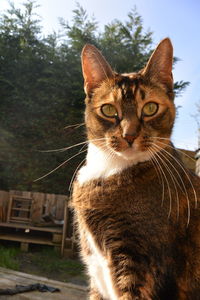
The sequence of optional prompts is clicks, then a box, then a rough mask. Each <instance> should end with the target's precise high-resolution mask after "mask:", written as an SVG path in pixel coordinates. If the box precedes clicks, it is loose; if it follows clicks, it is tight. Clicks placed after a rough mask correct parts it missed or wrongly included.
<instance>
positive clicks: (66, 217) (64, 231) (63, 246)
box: [61, 201, 69, 256]
mask: <svg viewBox="0 0 200 300" xmlns="http://www.w3.org/2000/svg"><path fill="white" fill-rule="evenodd" d="M68 209H69V208H68V201H65V209H64V225H63V234H62V244H61V255H62V256H63V255H64V249H65V240H66V236H67V223H68V215H69V214H68Z"/></svg>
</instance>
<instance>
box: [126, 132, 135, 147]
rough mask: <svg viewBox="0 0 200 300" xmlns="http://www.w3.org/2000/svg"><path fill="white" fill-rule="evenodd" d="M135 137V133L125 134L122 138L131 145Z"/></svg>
mask: <svg viewBox="0 0 200 300" xmlns="http://www.w3.org/2000/svg"><path fill="white" fill-rule="evenodd" d="M136 138H137V135H130V134H125V136H124V139H125V140H126V141H127V143H128V144H129V145H130V146H131V145H132V144H133V142H134V140H135V139H136Z"/></svg>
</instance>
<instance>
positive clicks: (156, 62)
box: [142, 38, 173, 89]
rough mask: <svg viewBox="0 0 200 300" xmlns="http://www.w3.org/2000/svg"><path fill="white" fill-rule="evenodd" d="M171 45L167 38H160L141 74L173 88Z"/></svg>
mask: <svg viewBox="0 0 200 300" xmlns="http://www.w3.org/2000/svg"><path fill="white" fill-rule="evenodd" d="M172 66H173V46H172V43H171V41H170V39H169V38H165V39H164V40H162V41H161V42H160V43H159V44H158V46H157V47H156V49H155V50H154V52H153V54H152V55H151V57H150V59H149V61H148V63H147V65H146V67H145V69H144V70H143V72H142V74H143V75H144V76H146V77H147V78H148V79H149V80H153V81H158V82H160V83H161V84H164V85H167V87H168V88H170V89H173V78H172Z"/></svg>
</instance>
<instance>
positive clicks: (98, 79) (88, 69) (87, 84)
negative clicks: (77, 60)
mask: <svg viewBox="0 0 200 300" xmlns="http://www.w3.org/2000/svg"><path fill="white" fill-rule="evenodd" d="M81 60H82V70H83V77H84V90H85V93H86V94H87V95H90V94H91V93H92V91H93V90H94V89H95V88H97V87H98V86H99V85H100V84H101V83H102V82H103V81H104V80H106V79H109V78H112V77H113V76H114V74H113V71H112V69H111V66H110V65H109V64H108V63H107V61H106V59H105V58H104V57H103V55H102V54H101V52H100V51H99V50H98V49H97V48H96V47H95V46H93V45H89V44H87V45H85V47H84V48H83V50H82V54H81Z"/></svg>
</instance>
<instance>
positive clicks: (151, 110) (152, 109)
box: [142, 102, 158, 117]
mask: <svg viewBox="0 0 200 300" xmlns="http://www.w3.org/2000/svg"><path fill="white" fill-rule="evenodd" d="M157 111H158V104H157V103H155V102H149V103H147V104H145V106H144V107H143V110H142V113H143V115H144V116H147V117H150V116H153V115H155V113H157Z"/></svg>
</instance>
